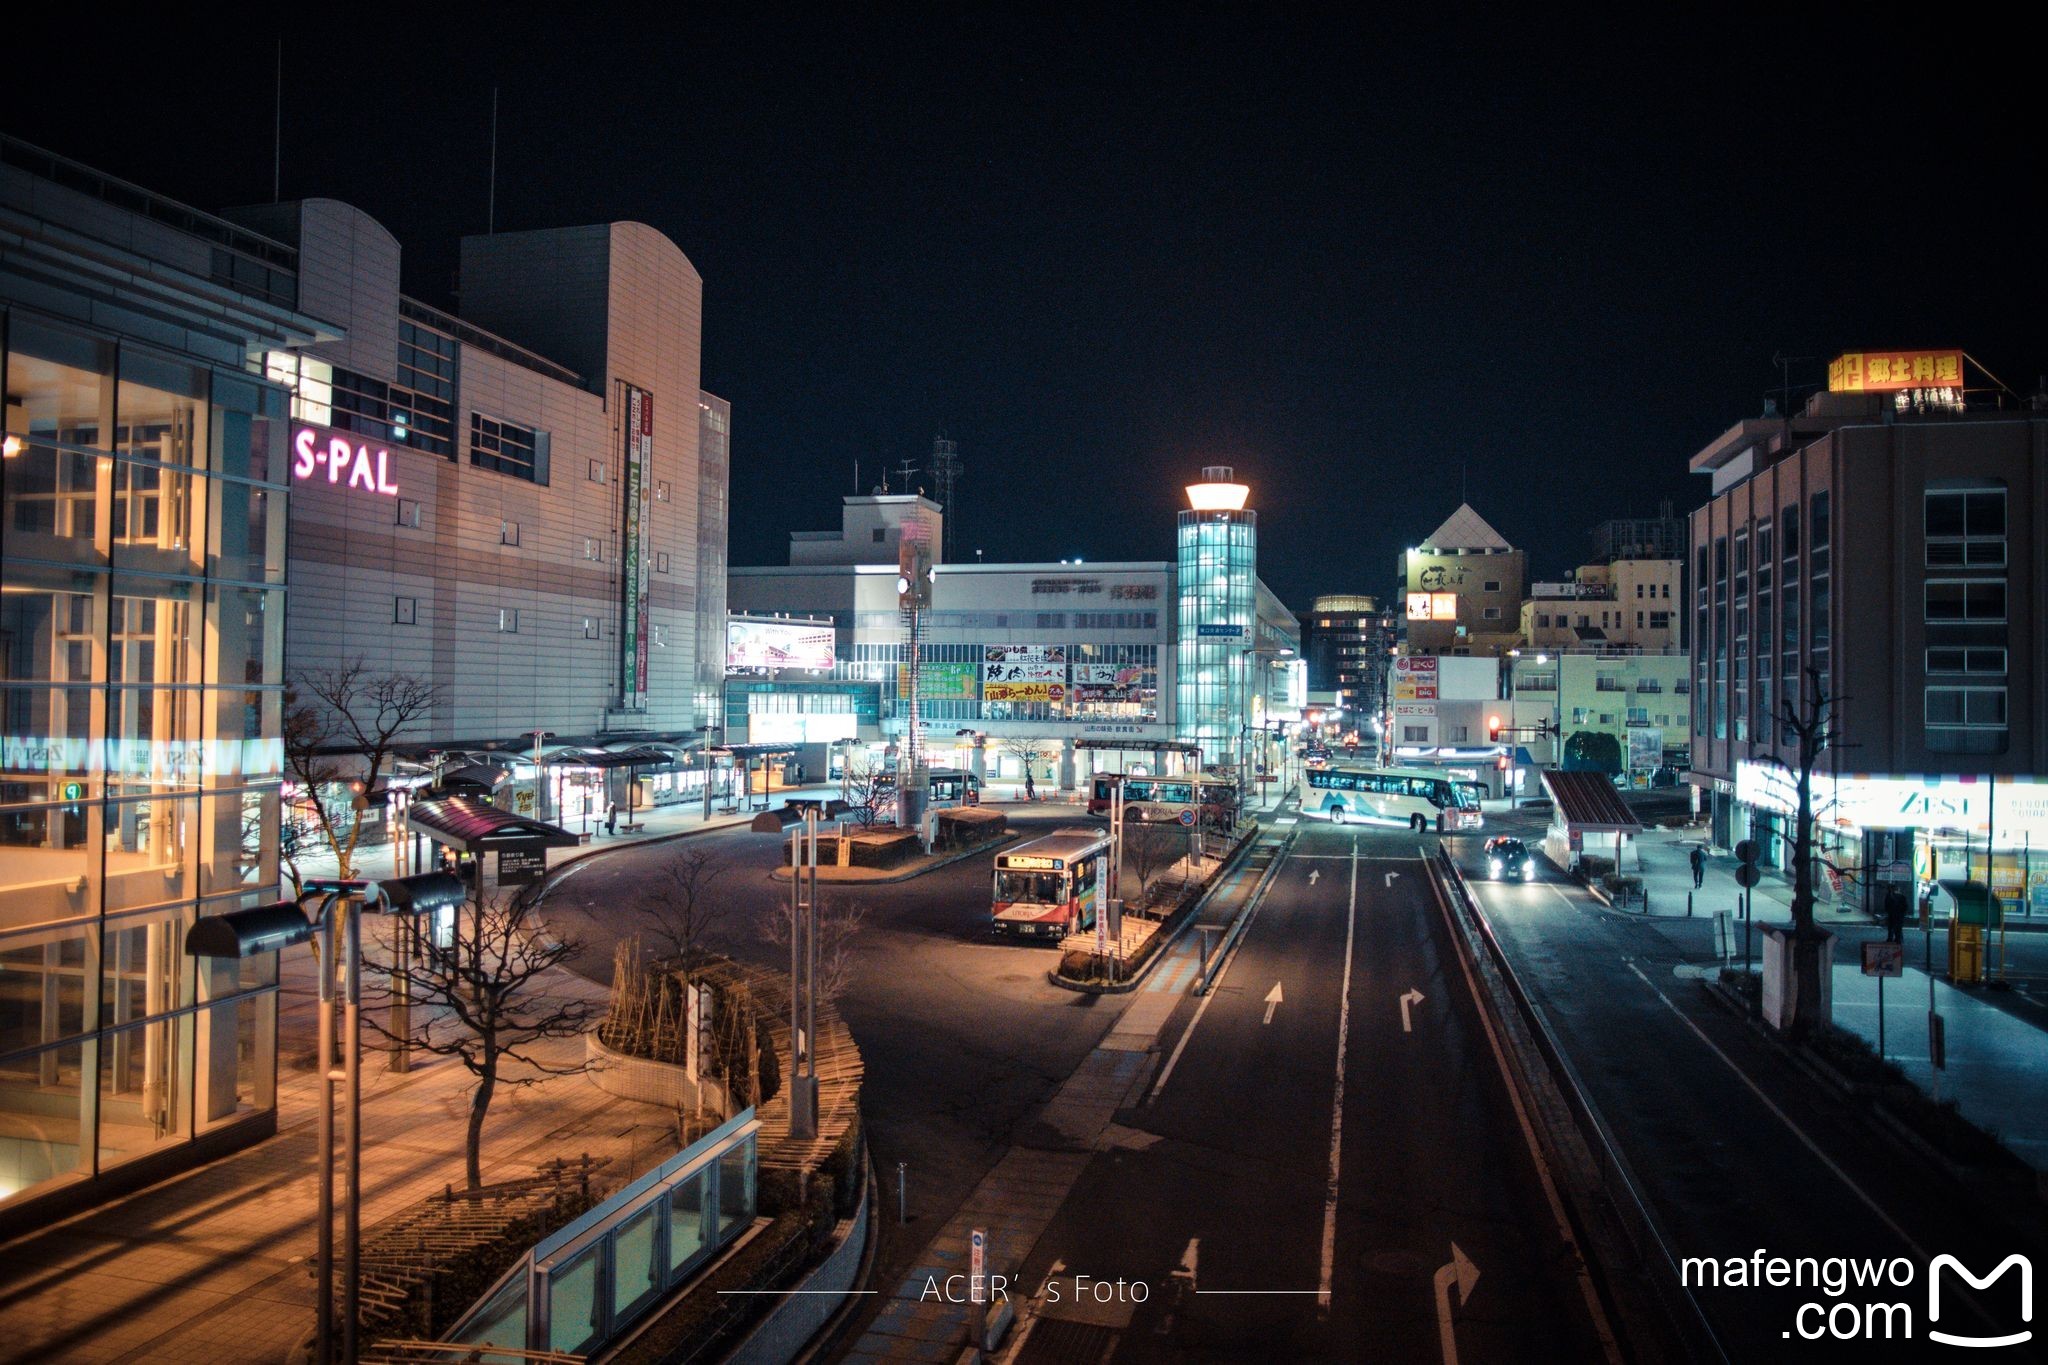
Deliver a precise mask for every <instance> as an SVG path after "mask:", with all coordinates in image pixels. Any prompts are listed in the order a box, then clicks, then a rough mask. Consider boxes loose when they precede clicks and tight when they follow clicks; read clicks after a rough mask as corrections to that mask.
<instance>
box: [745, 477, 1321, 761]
mask: <svg viewBox="0 0 2048 1365" xmlns="http://www.w3.org/2000/svg"><path fill="white" fill-rule="evenodd" d="M1225 477H1226V479H1227V474H1226V476H1225ZM1201 486H1202V485H1197V487H1201ZM1204 496H1205V498H1206V496H1207V495H1204ZM1225 501H1229V499H1225ZM1237 504H1238V505H1237V506H1235V507H1228V508H1221V509H1210V510H1209V512H1208V515H1207V516H1206V518H1204V519H1203V520H1204V522H1205V524H1206V525H1207V526H1208V527H1210V528H1212V529H1209V530H1206V531H1204V532H1203V533H1202V534H1200V535H1199V536H1198V535H1196V534H1193V533H1190V532H1188V531H1187V528H1186V527H1185V525H1183V527H1182V536H1181V552H1180V555H1179V556H1178V558H1177V560H1176V561H1118V562H1104V563H1095V562H1092V561H1089V562H1083V561H1081V560H1074V561H1071V562H1066V561H1059V562H1053V563H1020V564H985V563H974V564H947V563H944V562H942V560H941V556H940V553H939V550H940V547H941V546H942V545H943V543H944V531H943V526H944V514H943V511H942V509H941V508H940V507H939V505H938V504H937V503H935V502H932V501H930V500H928V499H926V498H924V497H922V496H920V495H917V494H881V493H877V494H874V495H868V496H856V497H849V498H847V499H845V502H844V508H843V515H842V526H841V529H839V530H837V531H825V532H796V533H794V534H792V536H791V537H790V563H789V564H788V565H787V566H782V565H777V566H769V567H748V568H734V569H733V570H732V574H731V587H730V594H731V604H732V611H733V613H734V616H735V617H736V618H744V619H736V620H735V622H734V626H733V628H734V629H735V630H742V631H752V630H755V629H756V628H758V626H759V625H760V624H761V623H764V622H770V623H772V622H773V620H774V618H777V617H785V618H792V620H791V621H790V623H789V628H790V629H791V630H792V631H795V630H801V629H802V628H803V627H802V626H800V625H798V624H797V622H801V621H811V622H821V623H827V624H829V627H830V629H831V631H832V633H833V644H834V653H833V656H832V657H831V658H830V659H829V660H826V659H818V660H814V661H813V662H817V663H829V664H830V670H829V672H827V671H825V670H822V669H814V670H810V671H805V670H802V669H793V668H791V669H767V668H745V667H735V669H734V670H733V671H732V672H731V673H730V674H729V676H728V677H727V680H726V693H725V696H726V718H725V736H726V739H727V740H728V742H731V743H742V742H747V743H770V744H772V743H784V744H788V745H791V746H792V747H794V748H796V749H797V750H798V752H799V753H800V754H801V756H802V761H803V762H804V763H805V764H806V766H807V767H809V768H810V769H811V771H813V772H820V771H824V770H825V769H824V765H825V764H826V763H827V762H828V761H829V760H830V758H831V757H832V754H831V750H832V749H833V748H834V747H839V748H841V749H844V750H852V749H866V750H868V751H870V752H871V754H872V756H874V757H877V758H879V757H880V756H881V755H882V753H883V752H884V751H885V750H886V748H887V746H890V745H894V744H900V743H901V742H902V740H903V738H904V736H905V734H906V732H907V731H908V728H909V724H910V716H909V708H908V692H909V687H908V683H909V669H910V664H909V653H910V639H909V623H908V619H907V618H906V616H905V614H904V612H903V611H902V609H901V607H900V605H899V592H898V588H899V583H898V574H899V567H900V547H901V545H902V543H903V541H904V540H905V538H906V537H908V538H910V539H913V540H917V539H922V540H923V541H924V542H925V543H926V544H928V545H929V546H930V547H931V548H932V553H933V557H934V559H935V560H941V562H938V563H937V565H936V569H935V572H934V575H933V580H932V588H931V595H932V602H931V606H930V607H929V608H928V609H927V610H925V611H924V612H923V613H922V618H921V621H920V623H919V628H920V631H921V636H920V640H919V643H918V658H919V676H920V680H921V686H920V689H919V705H918V716H917V722H918V727H919V745H920V748H921V750H922V752H923V753H924V754H925V755H926V757H927V759H928V761H929V762H930V763H931V764H932V765H933V766H934V767H957V768H961V769H964V770H967V771H970V772H974V773H976V774H978V775H981V776H983V777H984V778H987V779H990V780H994V779H1001V780H1005V781H1016V780H1021V778H1022V775H1023V770H1024V769H1023V765H1024V764H1025V763H1027V762H1029V763H1031V764H1032V765H1033V767H1032V772H1033V775H1034V777H1035V778H1036V779H1037V781H1038V782H1040V783H1042V784H1044V785H1045V786H1047V787H1064V788H1072V787H1075V786H1077V785H1080V784H1083V783H1085V782H1086V781H1087V779H1088V778H1089V776H1090V775H1091V774H1093V773H1094V772H1097V771H1127V770H1131V769H1135V768H1143V769H1145V770H1147V771H1153V772H1159V771H1175V770H1179V769H1180V768H1182V767H1183V766H1196V765H1199V766H1205V767H1229V766H1234V765H1235V764H1236V763H1237V762H1238V759H1239V753H1240V750H1239V744H1240V741H1241V740H1242V741H1244V742H1245V744H1246V745H1247V750H1246V752H1247V753H1251V752H1255V751H1256V750H1257V749H1258V747H1259V746H1260V745H1261V739H1260V736H1261V735H1262V734H1264V735H1265V738H1264V740H1263V744H1264V747H1265V749H1266V750H1267V752H1265V753H1263V754H1260V755H1259V756H1260V757H1262V758H1266V759H1269V760H1277V757H1278V754H1279V745H1278V741H1277V738H1275V737H1274V736H1273V735H1272V734H1271V732H1270V731H1262V730H1261V728H1260V727H1264V726H1268V725H1271V726H1278V725H1283V724H1292V723H1294V722H1296V721H1299V719H1300V713H1301V705H1302V702H1303V701H1304V699H1305V687H1306V670H1305V666H1304V664H1303V662H1302V661H1301V659H1300V658H1299V646H1300V638H1299V629H1300V628H1299V624H1298V622H1297V621H1296V620H1295V618H1294V616H1293V615H1292V613H1290V612H1289V611H1288V610H1287V609H1286V608H1285V607H1284V606H1282V605H1281V603H1280V601H1279V599H1278V598H1277V597H1276V596H1275V595H1274V594H1273V593H1272V591H1271V590H1270V589H1268V588H1267V587H1266V586H1265V585H1264V584H1263V583H1261V582H1259V581H1258V578H1257V572H1256V566H1257V561H1256V539H1255V537H1254V535H1253V534H1252V528H1255V526H1256V522H1255V521H1254V520H1253V519H1252V518H1251V516H1250V513H1249V512H1248V511H1247V510H1246V509H1244V507H1243V499H1242V498H1239V499H1237ZM1218 510H1220V511H1222V512H1223V515H1222V516H1221V517H1220V518H1219V517H1217V516H1216V512H1217V511H1218ZM1194 511H1195V509H1193V508H1191V509H1190V512H1188V513H1183V514H1182V518H1183V522H1185V521H1186V519H1187V518H1188V517H1189V515H1190V514H1191V513H1193V512H1194ZM1197 574H1199V575H1200V576H1201V577H1200V581H1199V590H1198V582H1197ZM1204 612H1207V613H1209V615H1208V616H1204V615H1203V613H1204ZM1210 617H1213V618H1214V619H1210ZM1205 625H1206V626H1208V627H1209V629H1208V631H1206V632H1201V631H1200V630H1199V627H1201V626H1205ZM1196 641H1199V642H1200V645H1201V649H1200V651H1199V652H1197V651H1195V650H1193V649H1190V648H1189V647H1188V646H1189V645H1190V644H1191V643H1193V642H1196ZM738 662H739V661H738V660H737V658H736V659H735V663H736V664H737V663H738ZM1191 669H1199V670H1201V676H1200V685H1199V686H1196V685H1193V683H1194V679H1193V677H1192V676H1191V673H1190V670H1191Z"/></svg>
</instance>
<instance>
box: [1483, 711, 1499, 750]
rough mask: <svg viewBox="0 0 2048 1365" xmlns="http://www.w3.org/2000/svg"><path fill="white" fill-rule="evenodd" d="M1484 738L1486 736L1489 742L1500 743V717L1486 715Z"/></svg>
mask: <svg viewBox="0 0 2048 1365" xmlns="http://www.w3.org/2000/svg"><path fill="white" fill-rule="evenodd" d="M1486 738H1487V740H1488V742H1490V743H1493V744H1498V743H1500V717H1499V716H1488V717H1487V718H1486Z"/></svg>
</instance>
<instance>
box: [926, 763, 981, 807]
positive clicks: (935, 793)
mask: <svg viewBox="0 0 2048 1365" xmlns="http://www.w3.org/2000/svg"><path fill="white" fill-rule="evenodd" d="M931 793H932V794H931V804H932V806H933V807H934V808H935V809H936V808H938V807H941V806H961V805H966V806H978V805H980V804H981V779H980V778H978V777H976V776H975V775H974V774H973V773H970V772H967V771H966V770H965V769H961V768H933V769H932V770H931Z"/></svg>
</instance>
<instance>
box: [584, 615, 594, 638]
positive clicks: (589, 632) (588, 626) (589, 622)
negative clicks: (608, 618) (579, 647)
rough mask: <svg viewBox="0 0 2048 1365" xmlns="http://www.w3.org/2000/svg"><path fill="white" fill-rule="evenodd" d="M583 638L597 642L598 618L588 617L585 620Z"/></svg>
mask: <svg viewBox="0 0 2048 1365" xmlns="http://www.w3.org/2000/svg"><path fill="white" fill-rule="evenodd" d="M583 638H584V639H586V640H595V639H596V638H597V618H596V617H594V616H586V617H584V618H583Z"/></svg>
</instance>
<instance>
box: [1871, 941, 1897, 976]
mask: <svg viewBox="0 0 2048 1365" xmlns="http://www.w3.org/2000/svg"><path fill="white" fill-rule="evenodd" d="M1863 974H1864V975H1865V976H1904V975H1905V974H1906V945H1905V944H1903V943H1866V944H1864V945H1863Z"/></svg>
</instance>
